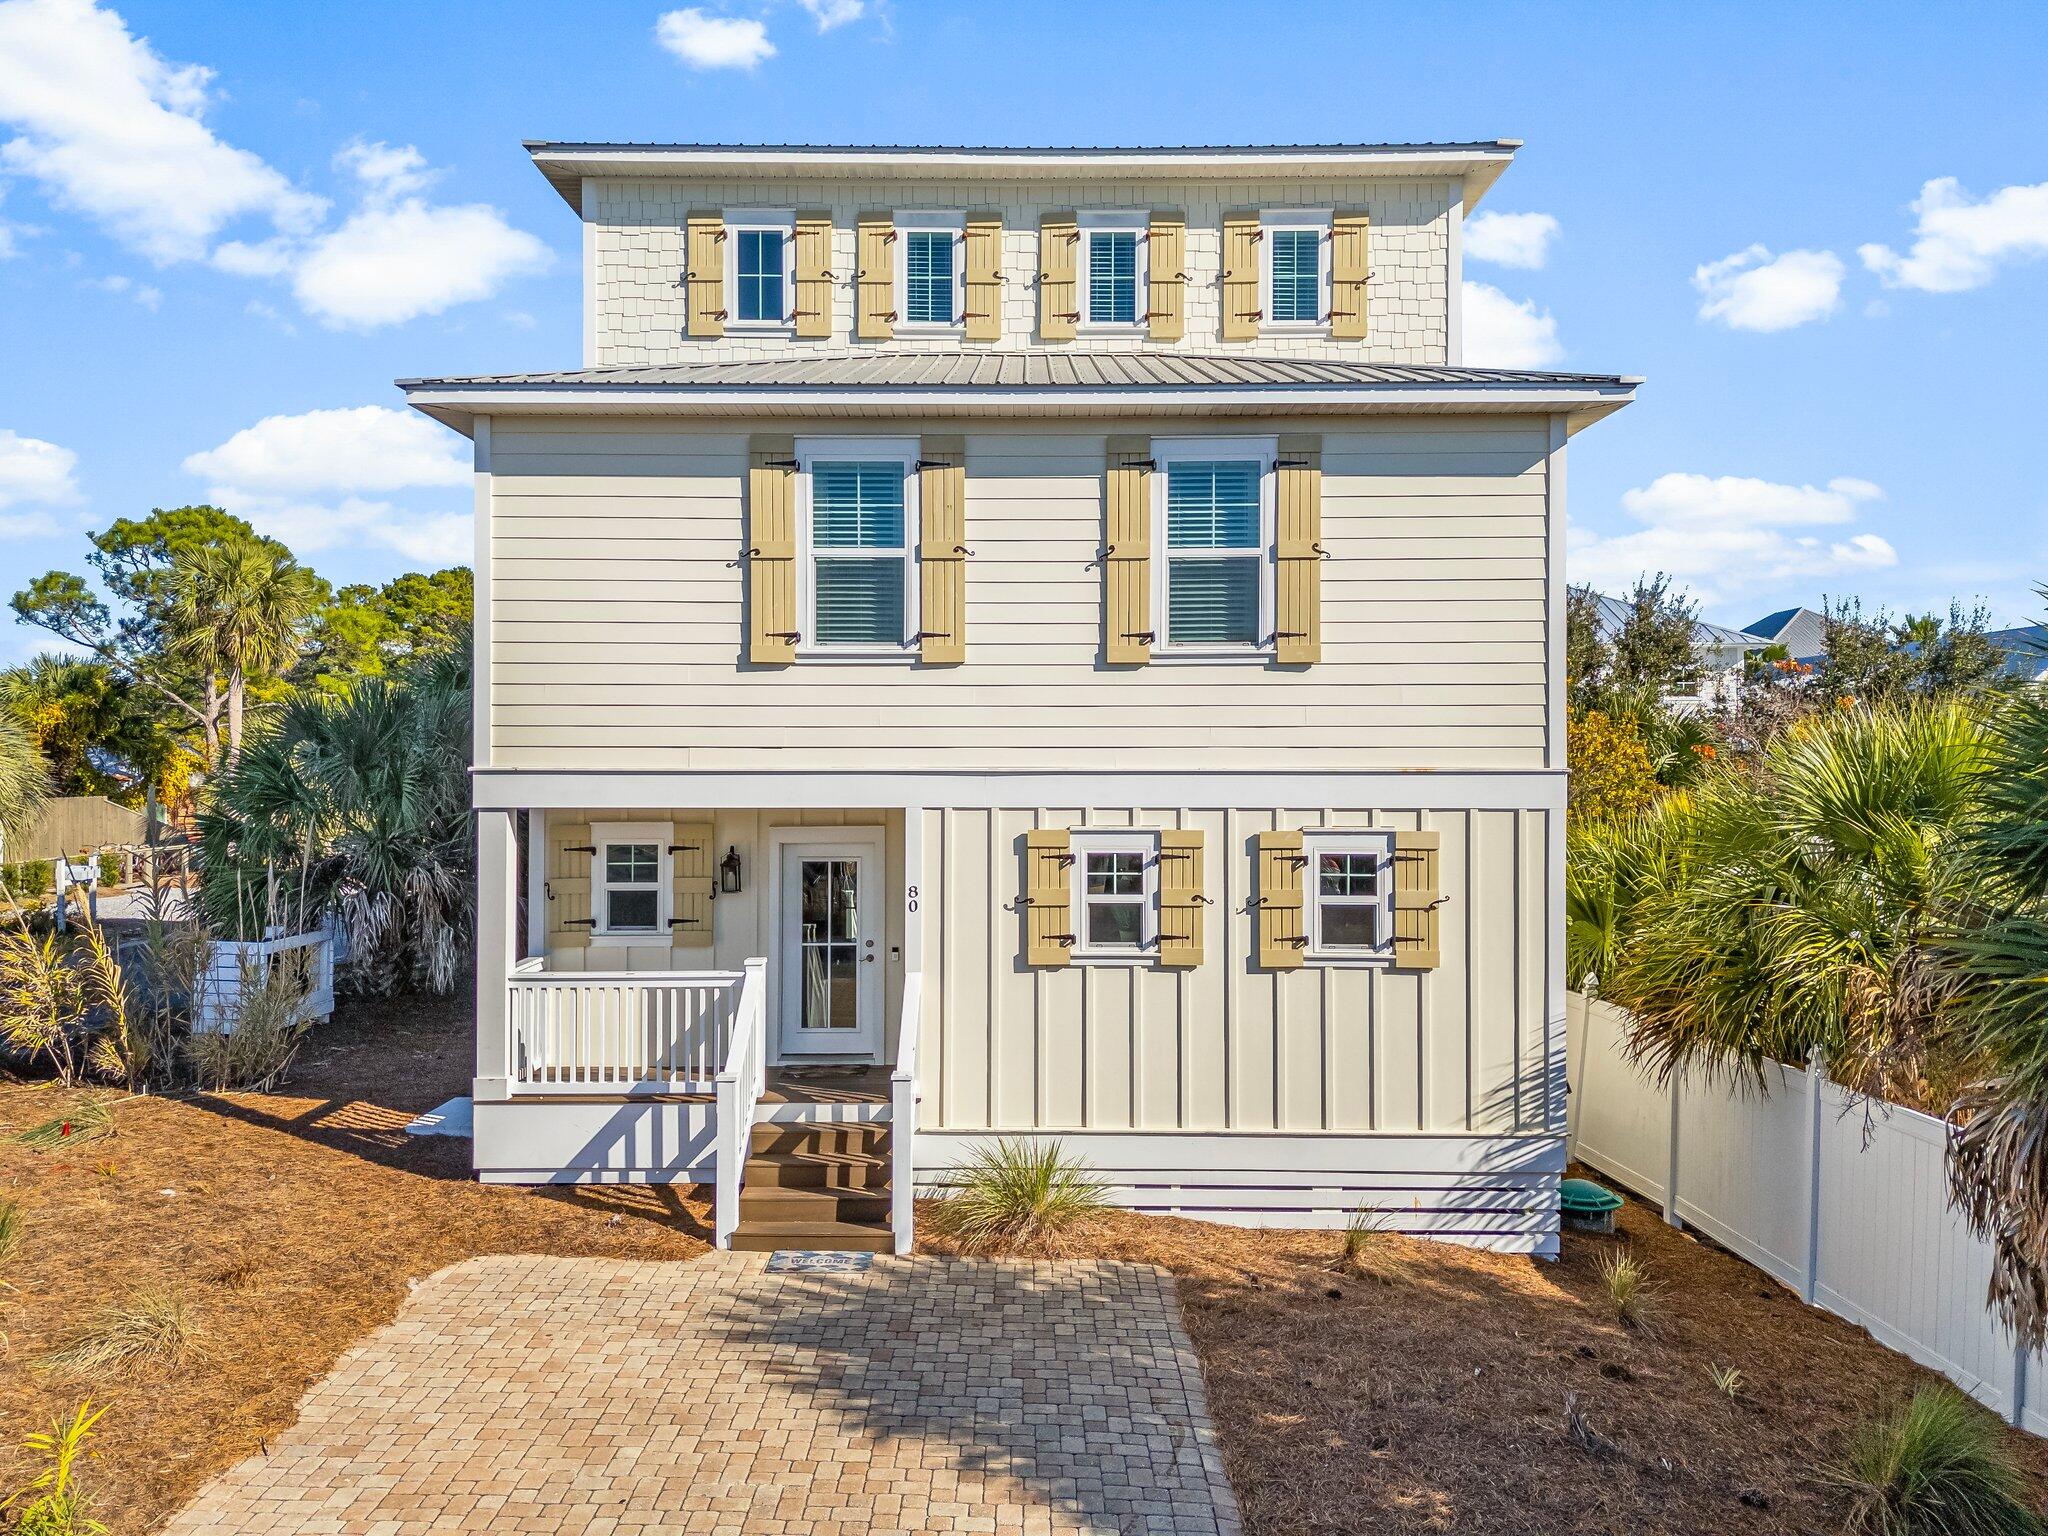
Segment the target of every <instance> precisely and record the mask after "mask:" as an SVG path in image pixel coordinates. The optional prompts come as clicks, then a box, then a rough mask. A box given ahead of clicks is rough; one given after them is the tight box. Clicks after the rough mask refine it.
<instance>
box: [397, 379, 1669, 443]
mask: <svg viewBox="0 0 2048 1536" xmlns="http://www.w3.org/2000/svg"><path fill="white" fill-rule="evenodd" d="M400 384H401V387H402V388H403V389H404V390H405V394H406V401H407V403H408V404H410V405H411V406H412V407H413V408H414V409H415V410H419V411H423V412H425V413H426V414H427V415H429V416H431V417H433V418H434V419H435V420H436V421H439V422H442V423H444V424H445V425H447V426H450V427H453V428H454V429H455V430H456V431H458V432H460V433H462V434H463V435H464V436H469V435H471V434H472V433H473V430H474V424H475V420H476V418H477V417H479V416H675V417H684V418H694V419H714V420H735V419H749V418H751V419H762V418H775V417H800V418H811V419H816V418H820V417H830V418H834V419H855V420H875V419H901V418H904V417H924V418H934V417H936V418H1000V417H1008V418H1026V419H1029V418H1045V419H1055V418H1063V417H1065V418H1071V417H1075V416H1121V417H1131V416H1380V415H1436V416H1462V415H1485V416H1509V415H1512V416H1532V415H1540V416H1551V415H1555V416H1563V417H1564V418H1565V422H1566V429H1567V430H1568V431H1571V432H1576V431H1578V430H1579V429H1580V428H1581V427H1585V426H1589V425H1591V424H1592V423H1593V422H1595V421H1598V420H1600V419H1601V418H1602V417H1604V416H1609V415H1612V414H1613V413H1614V412H1615V411H1618V410H1620V409H1621V408H1622V407H1623V406H1625V405H1627V404H1629V402H1631V401H1632V400H1634V399H1635V384H1634V383H1633V382H1632V381H1628V380H1621V381H1617V382H1616V383H1613V384H1571V385H1552V384H1455V385H1453V384H1435V385H1367V386H1354V387H1350V388H1344V387H1333V386H1313V385H1265V386H1260V385H1231V386H1227V387H1226V386H1208V387H1188V388H1156V387H1141V388H1123V389H1114V388H1111V389H1093V388H1044V387H1039V386H1033V385H1017V386H995V385H975V386H964V387H954V388H932V389H901V388H897V389H873V388H860V387H837V386H830V385H804V386H788V387H783V388H764V387H761V386H758V385H757V386H753V387H736V388H698V389H690V388H676V387H665V386H656V385H619V384H560V383H552V384H505V383H479V384H463V383H442V382H436V381H433V380H418V381H404V380H401V381H400Z"/></svg>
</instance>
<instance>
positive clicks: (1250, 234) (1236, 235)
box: [1223, 211, 1263, 341]
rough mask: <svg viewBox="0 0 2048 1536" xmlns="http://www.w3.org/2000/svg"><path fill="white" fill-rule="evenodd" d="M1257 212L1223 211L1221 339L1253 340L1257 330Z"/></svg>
mask: <svg viewBox="0 0 2048 1536" xmlns="http://www.w3.org/2000/svg"><path fill="white" fill-rule="evenodd" d="M1262 318H1263V316H1262V315H1261V314H1260V312H1259V216H1258V215H1257V214H1256V213H1247V212H1243V211H1239V212H1234V213H1226V214H1225V215H1223V339H1224V340H1225V341H1253V340H1256V339H1257V337H1258V334H1259V321H1260V320H1261V319H1262Z"/></svg>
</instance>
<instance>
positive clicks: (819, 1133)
mask: <svg viewBox="0 0 2048 1536" xmlns="http://www.w3.org/2000/svg"><path fill="white" fill-rule="evenodd" d="M747 1150H748V1152H749V1153H751V1154H752V1155H753V1156H754V1157H765V1156H773V1155H780V1154H783V1153H809V1154H813V1155H823V1156H827V1157H868V1158H881V1159H884V1160H886V1159H887V1158H888V1156H889V1127H888V1126H886V1125H871V1124H868V1123H865V1122H862V1121H829V1120H774V1121H765V1122H756V1124H755V1125H754V1128H753V1139H752V1141H751V1143H750V1144H749V1146H748V1148H747Z"/></svg>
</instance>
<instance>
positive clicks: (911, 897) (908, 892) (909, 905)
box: [903, 885, 917, 912]
mask: <svg viewBox="0 0 2048 1536" xmlns="http://www.w3.org/2000/svg"><path fill="white" fill-rule="evenodd" d="M903 907H904V910H905V911H907V912H915V911H916V910H917V887H916V886H914V885H911V886H906V887H904V891H903Z"/></svg>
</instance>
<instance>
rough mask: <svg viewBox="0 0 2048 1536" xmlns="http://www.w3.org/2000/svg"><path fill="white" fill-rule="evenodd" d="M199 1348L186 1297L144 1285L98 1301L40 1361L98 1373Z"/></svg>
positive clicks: (168, 1361)
mask: <svg viewBox="0 0 2048 1536" xmlns="http://www.w3.org/2000/svg"><path fill="white" fill-rule="evenodd" d="M198 1349H199V1326H198V1323H197V1322H196V1321H195V1320H194V1318H193V1316H192V1312H191V1309H190V1308H189V1307H187V1306H186V1304H185V1298H184V1297H182V1296H180V1295H178V1294H177V1293H176V1292H174V1291H166V1290H159V1289H156V1288H154V1287H146V1288H144V1289H142V1290H138V1291H135V1292H133V1293H132V1294H130V1295H129V1296H127V1297H125V1298H124V1299H122V1300H121V1301H118V1302H113V1303H110V1304H108V1305H107V1306H104V1307H102V1308H101V1309H100V1310H99V1312H98V1313H97V1314H95V1315H94V1316H93V1318H92V1319H91V1320H90V1321H89V1322H87V1323H86V1324H85V1325H84V1326H83V1327H82V1328H80V1329H79V1330H78V1331H77V1332H76V1333H75V1334H74V1335H73V1336H72V1338H71V1341H70V1343H68V1344H66V1345H65V1346H64V1347H63V1348H62V1349H60V1350H58V1351H57V1352H56V1353H55V1354H53V1355H51V1356H49V1357H48V1358H47V1359H46V1360H44V1361H43V1365H44V1367H45V1368H46V1369H48V1370H53V1371H64V1372H67V1373H70V1374H73V1375H81V1376H87V1375H97V1374H100V1373H102V1372H108V1371H126V1370H132V1369H134V1368H135V1367H137V1366H141V1365H150V1364H163V1365H178V1364H180V1363H182V1362H183V1361H184V1360H186V1359H187V1358H188V1357H190V1356H192V1355H194V1354H196V1353H198Z"/></svg>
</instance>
